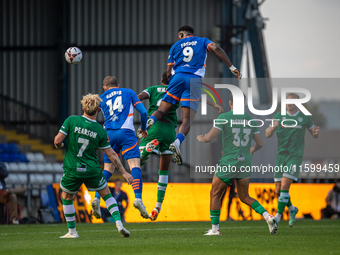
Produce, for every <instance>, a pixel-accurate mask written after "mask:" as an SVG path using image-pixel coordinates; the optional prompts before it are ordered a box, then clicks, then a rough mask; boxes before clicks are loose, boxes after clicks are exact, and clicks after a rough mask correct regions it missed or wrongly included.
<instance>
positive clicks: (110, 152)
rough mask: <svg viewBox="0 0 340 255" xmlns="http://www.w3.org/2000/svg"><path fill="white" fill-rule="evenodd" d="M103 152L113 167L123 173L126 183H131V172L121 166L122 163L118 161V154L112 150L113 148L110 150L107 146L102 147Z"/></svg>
mask: <svg viewBox="0 0 340 255" xmlns="http://www.w3.org/2000/svg"><path fill="white" fill-rule="evenodd" d="M103 152H104V153H105V154H106V156H107V157H108V158H109V159H110V161H111V163H112V164H113V165H114V167H115V169H118V171H119V172H120V173H121V174H122V175H123V177H124V178H125V179H126V181H127V183H128V184H131V183H132V181H133V177H132V176H131V174H129V173H128V172H126V170H125V168H124V167H123V165H122V163H121V162H120V160H119V158H118V155H117V154H116V153H115V152H114V150H112V148H108V149H103Z"/></svg>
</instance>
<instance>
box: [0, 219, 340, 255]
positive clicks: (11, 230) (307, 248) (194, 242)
mask: <svg viewBox="0 0 340 255" xmlns="http://www.w3.org/2000/svg"><path fill="white" fill-rule="evenodd" d="M125 227H126V228H127V229H128V230H130V232H131V237H130V238H123V237H122V236H121V235H120V234H119V233H118V232H117V230H116V227H115V225H114V224H110V223H107V224H77V231H78V234H79V238H77V239H60V238H59V236H61V235H64V234H65V233H66V232H67V227H66V224H55V225H19V226H13V225H8V226H0V254H4V255H5V254H6V255H9V254H25V255H30V254H44V255H52V254H63V255H67V254H72V255H75V254H93V255H102V254H110V255H115V254H117V255H118V254H176V255H179V254H205V255H206V254H294V255H298V254H323V255H324V254H340V221H339V220H321V221H313V220H299V221H297V223H296V224H295V226H294V227H293V228H289V227H288V223H287V222H285V221H281V222H280V224H279V228H278V232H277V234H275V235H270V233H269V230H268V227H267V224H266V222H265V221H249V222H246V221H242V222H230V221H228V222H221V223H220V231H221V233H222V236H203V233H204V232H205V231H206V230H208V229H209V228H210V227H211V225H210V223H209V222H193V223H187V222H184V223H147V224H142V223H141V224H125Z"/></svg>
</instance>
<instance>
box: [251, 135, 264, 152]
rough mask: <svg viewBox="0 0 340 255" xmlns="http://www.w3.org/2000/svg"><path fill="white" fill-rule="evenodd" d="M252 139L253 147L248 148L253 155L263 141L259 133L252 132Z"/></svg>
mask: <svg viewBox="0 0 340 255" xmlns="http://www.w3.org/2000/svg"><path fill="white" fill-rule="evenodd" d="M253 139H254V141H255V145H254V147H252V148H251V149H250V155H251V156H253V155H254V152H255V151H258V150H259V149H261V148H262V147H263V141H262V138H261V135H260V133H257V134H254V136H253Z"/></svg>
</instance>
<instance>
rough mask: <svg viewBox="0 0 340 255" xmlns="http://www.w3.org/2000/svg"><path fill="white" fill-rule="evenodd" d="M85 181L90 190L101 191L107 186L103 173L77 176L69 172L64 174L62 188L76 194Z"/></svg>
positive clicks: (61, 182)
mask: <svg viewBox="0 0 340 255" xmlns="http://www.w3.org/2000/svg"><path fill="white" fill-rule="evenodd" d="M83 183H84V184H85V186H86V187H87V189H88V190H89V191H100V190H102V189H104V188H105V187H106V186H107V182H106V180H105V177H104V175H103V174H102V173H100V174H98V175H96V176H94V177H87V178H76V177H73V176H70V175H69V174H64V175H63V177H62V178H61V180H60V188H61V189H62V190H63V191H65V192H66V193H67V194H76V193H77V192H78V190H79V188H80V186H81V185H82V184H83Z"/></svg>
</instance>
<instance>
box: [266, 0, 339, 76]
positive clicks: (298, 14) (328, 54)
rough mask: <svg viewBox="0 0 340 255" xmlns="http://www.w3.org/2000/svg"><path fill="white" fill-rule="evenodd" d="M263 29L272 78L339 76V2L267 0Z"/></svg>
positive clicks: (323, 0) (332, 0)
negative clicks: (264, 26)
mask: <svg viewBox="0 0 340 255" xmlns="http://www.w3.org/2000/svg"><path fill="white" fill-rule="evenodd" d="M260 11H261V14H262V16H263V17H265V18H269V21H267V22H266V29H265V30H264V35H265V41H266V48H267V56H268V59H269V67H270V75H271V77H274V78H281V77H288V78H295V77H300V78H307V77H308V78H315V77H322V78H329V77H331V78H340V64H339V60H340V50H339V46H340V42H339V41H340V28H339V25H340V13H339V12H340V1H339V0H278V1H277V0H276V1H270V0H267V1H265V2H264V3H263V5H262V6H261V7H260Z"/></svg>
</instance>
